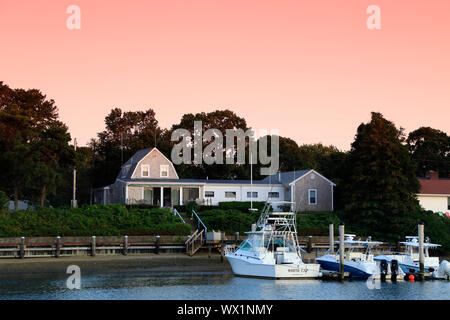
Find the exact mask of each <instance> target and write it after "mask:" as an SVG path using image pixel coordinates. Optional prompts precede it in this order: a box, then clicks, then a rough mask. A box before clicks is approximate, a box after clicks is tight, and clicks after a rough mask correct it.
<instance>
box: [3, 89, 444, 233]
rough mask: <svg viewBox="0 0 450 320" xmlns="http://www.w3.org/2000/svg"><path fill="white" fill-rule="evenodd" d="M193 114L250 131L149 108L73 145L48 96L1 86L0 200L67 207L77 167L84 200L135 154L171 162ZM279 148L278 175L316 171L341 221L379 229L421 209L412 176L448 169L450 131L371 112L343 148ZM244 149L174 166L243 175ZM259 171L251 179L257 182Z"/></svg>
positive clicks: (191, 173) (228, 119) (222, 114)
mask: <svg viewBox="0 0 450 320" xmlns="http://www.w3.org/2000/svg"><path fill="white" fill-rule="evenodd" d="M196 120H201V121H202V124H203V131H206V130H208V129H210V128H215V129H219V130H220V131H221V132H222V134H223V135H224V137H225V130H226V129H233V128H234V129H242V130H244V131H246V130H247V129H249V127H248V125H247V122H246V120H245V119H244V118H242V117H240V116H239V115H237V114H236V113H234V112H232V111H230V110H216V111H213V112H209V113H205V112H201V113H197V114H192V113H187V114H184V115H182V116H181V119H180V121H179V122H178V123H176V124H173V125H172V127H171V128H169V129H164V128H161V127H160V126H159V124H158V121H157V118H156V114H155V112H154V111H153V110H152V109H151V108H149V109H148V110H144V111H123V110H122V109H120V108H113V109H112V110H111V112H110V113H109V114H108V115H106V117H105V129H104V130H103V131H102V132H99V133H98V134H97V136H96V137H94V138H92V139H91V141H90V143H89V144H88V145H87V146H84V147H78V148H77V150H76V151H75V150H74V147H73V146H72V144H73V143H72V142H71V140H72V138H71V136H70V134H69V132H68V128H67V126H66V125H65V124H64V123H62V122H61V121H60V120H59V116H58V109H57V107H56V105H55V102H54V101H53V100H52V99H48V98H47V97H46V96H45V95H44V94H43V93H42V92H41V91H39V90H36V89H30V90H23V89H12V88H10V87H8V86H7V85H6V84H4V83H3V82H0V190H2V191H1V192H0V202H2V201H3V203H4V202H5V201H7V200H8V199H11V200H14V201H15V202H16V204H17V201H18V200H19V199H21V200H22V199H26V200H29V201H31V202H32V203H33V204H35V205H36V206H54V207H58V206H69V205H70V199H71V197H72V170H73V167H74V166H75V167H76V168H77V198H78V201H79V203H80V204H90V203H91V199H92V189H93V188H96V187H100V186H105V185H108V184H111V183H113V182H114V180H115V178H116V176H117V174H118V172H119V170H120V167H121V165H122V163H123V162H125V161H126V160H127V159H128V158H130V157H131V156H132V155H133V154H134V153H135V152H136V151H137V150H139V149H144V148H150V147H154V146H156V147H158V149H160V150H161V151H162V152H163V153H164V154H165V155H166V156H167V157H168V158H170V153H171V149H172V146H173V145H174V143H178V141H176V142H172V141H171V134H172V132H173V130H175V129H178V128H184V129H187V130H189V131H190V132H191V133H193V130H194V121H196ZM208 143H209V141H204V144H205V145H207V144H208ZM246 143H248V141H247V142H246ZM269 145H270V143H269ZM279 146H280V152H279V154H280V158H279V159H280V171H292V170H301V169H315V170H317V171H319V172H320V173H322V174H323V175H324V176H326V177H328V178H330V179H331V180H333V181H334V182H335V183H336V184H337V188H336V193H335V201H336V206H335V207H336V208H337V209H338V210H343V211H345V214H346V218H347V219H348V220H350V221H351V220H355V219H356V217H357V218H358V219H363V220H364V221H365V223H366V225H367V226H372V227H373V226H377V228H382V226H381V224H382V223H385V222H386V221H387V220H389V222H390V225H389V227H388V228H390V229H392V230H394V229H395V230H398V228H401V225H402V224H403V222H404V219H406V218H407V217H411V215H412V214H413V213H414V212H417V210H419V206H418V202H417V200H416V199H415V197H414V195H415V193H417V192H418V191H419V183H418V180H417V176H424V175H425V173H426V172H427V171H428V170H435V171H439V173H440V175H441V177H449V174H450V137H449V136H448V135H447V134H446V133H445V132H443V131H440V130H438V129H433V128H429V127H421V128H418V129H417V130H414V131H412V132H411V133H409V135H406V134H405V133H404V131H403V129H401V128H397V127H396V126H395V124H394V123H392V122H390V121H388V120H386V119H385V118H384V117H383V115H381V114H379V113H372V119H371V121H370V122H369V123H365V124H364V123H362V124H361V125H360V126H359V127H358V128H357V132H356V135H355V140H354V142H353V143H352V146H351V150H350V151H346V152H344V151H341V150H338V149H337V148H336V147H334V146H325V145H322V144H303V145H298V144H297V143H296V142H295V141H294V140H292V139H290V138H288V137H282V136H280V137H279ZM246 152H247V161H246V163H247V164H244V165H240V164H234V165H226V164H224V165H219V164H215V165H205V164H203V165H194V164H192V165H184V164H182V165H178V166H177V167H176V169H177V171H178V174H179V176H180V177H182V178H206V177H208V178H211V179H248V178H249V177H250V166H249V164H248V162H249V161H248V148H247V149H246ZM257 168H258V165H255V167H254V178H255V179H258V178H261V177H260V176H258V175H259V170H257ZM383 227H386V226H385V225H384V226H383Z"/></svg>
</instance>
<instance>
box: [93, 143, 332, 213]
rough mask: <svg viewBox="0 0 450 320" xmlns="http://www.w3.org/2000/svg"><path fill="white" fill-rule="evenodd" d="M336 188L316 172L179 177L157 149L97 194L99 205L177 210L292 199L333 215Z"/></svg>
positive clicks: (137, 157)
mask: <svg viewBox="0 0 450 320" xmlns="http://www.w3.org/2000/svg"><path fill="white" fill-rule="evenodd" d="M334 186H335V184H334V183H333V182H332V181H330V180H328V179H327V178H325V177H324V176H322V175H321V174H320V173H318V172H316V171H315V170H301V171H292V172H280V173H276V174H274V175H271V176H268V177H266V178H265V179H263V180H254V181H250V180H213V179H180V178H179V177H178V174H177V172H176V170H175V167H174V165H173V164H172V162H171V161H170V160H169V159H167V158H166V157H165V156H164V155H163V154H162V153H161V152H160V151H159V150H158V149H157V148H151V149H144V150H140V151H138V152H136V153H135V154H134V155H133V156H132V157H131V158H130V159H129V160H128V161H127V162H126V163H124V164H123V165H122V169H121V171H120V173H119V175H118V176H117V178H116V181H115V182H114V183H113V184H112V185H109V186H106V187H103V188H98V189H96V190H95V191H94V203H96V204H109V203H126V204H151V205H156V206H160V207H173V206H174V205H183V204H187V203H188V202H189V201H196V202H198V203H200V204H205V205H217V204H218V203H219V202H225V201H251V200H252V201H268V202H276V201H292V202H295V208H296V211H333V209H334V206H333V192H334V191H333V190H334V189H333V188H334Z"/></svg>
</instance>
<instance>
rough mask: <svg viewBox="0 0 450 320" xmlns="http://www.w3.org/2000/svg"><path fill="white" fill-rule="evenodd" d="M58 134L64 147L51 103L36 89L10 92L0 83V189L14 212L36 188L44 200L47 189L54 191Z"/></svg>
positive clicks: (57, 156) (63, 127)
mask: <svg viewBox="0 0 450 320" xmlns="http://www.w3.org/2000/svg"><path fill="white" fill-rule="evenodd" d="M61 130H63V131H64V132H65V135H66V139H65V140H64V141H62V142H61V143H63V144H64V143H65V144H67V141H68V140H70V136H68V133H67V127H65V125H64V124H62V123H61V122H59V121H58V109H57V107H56V106H55V102H54V101H53V100H51V99H50V100H49V99H47V97H46V96H45V95H44V94H43V93H42V92H41V91H39V90H37V89H30V90H24V89H11V88H9V87H8V86H7V85H4V84H3V83H2V82H0V132H1V133H2V134H1V135H0V163H1V166H0V174H1V179H0V186H1V187H2V188H3V189H4V190H6V191H7V192H8V193H10V194H13V197H14V204H15V208H16V210H17V207H18V199H19V197H22V196H25V197H27V198H29V197H32V196H33V194H32V191H33V190H35V189H36V188H37V186H39V189H40V190H41V198H42V195H43V194H44V197H43V198H44V199H45V194H46V192H47V189H48V188H50V189H54V188H55V187H56V186H55V183H56V179H55V177H56V176H55V172H54V168H55V167H56V168H57V167H58V166H59V165H60V163H59V160H60V159H61V155H60V154H59V152H60V151H61V150H59V149H61V144H60V143H59V142H57V139H56V140H55V137H57V136H58V135H60V132H61ZM67 137H68V140H67ZM58 148H59V149H58Z"/></svg>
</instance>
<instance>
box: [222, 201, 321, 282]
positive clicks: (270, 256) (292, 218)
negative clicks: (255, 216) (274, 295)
mask: <svg viewBox="0 0 450 320" xmlns="http://www.w3.org/2000/svg"><path fill="white" fill-rule="evenodd" d="M271 205H273V207H274V208H275V207H278V206H279V205H281V206H285V207H286V206H289V207H290V208H293V206H294V203H293V202H272V203H271ZM270 208H271V206H270V205H269V204H266V206H265V208H264V210H263V212H262V213H261V216H260V217H259V220H258V222H257V223H256V224H253V225H252V231H250V232H247V235H248V237H247V238H246V239H245V240H244V241H243V242H242V243H241V245H240V246H239V247H238V248H237V250H234V249H233V248H232V247H229V246H228V247H227V248H226V254H225V257H226V258H227V260H228V262H229V263H230V265H231V268H232V269H233V272H234V273H235V274H236V275H240V276H250V277H263V278H272V279H286V278H318V277H321V276H322V274H321V272H320V265H319V264H306V263H304V262H303V260H302V258H301V253H300V246H299V244H298V239H297V228H296V214H295V211H294V210H292V211H289V212H271V210H270Z"/></svg>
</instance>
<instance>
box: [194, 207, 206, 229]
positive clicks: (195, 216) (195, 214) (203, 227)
mask: <svg viewBox="0 0 450 320" xmlns="http://www.w3.org/2000/svg"><path fill="white" fill-rule="evenodd" d="M192 218H195V219H196V220H197V229H199V230H201V229H203V230H204V231H205V235H206V233H207V232H208V228H207V227H206V226H205V224H204V223H203V221H202V219H200V217H199V216H198V214H197V212H195V210H192Z"/></svg>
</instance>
